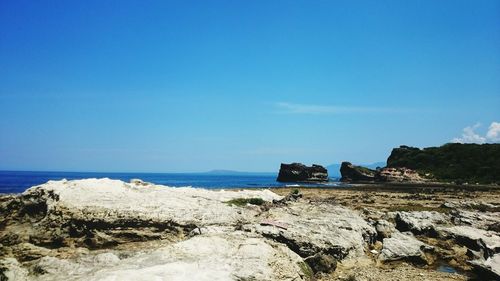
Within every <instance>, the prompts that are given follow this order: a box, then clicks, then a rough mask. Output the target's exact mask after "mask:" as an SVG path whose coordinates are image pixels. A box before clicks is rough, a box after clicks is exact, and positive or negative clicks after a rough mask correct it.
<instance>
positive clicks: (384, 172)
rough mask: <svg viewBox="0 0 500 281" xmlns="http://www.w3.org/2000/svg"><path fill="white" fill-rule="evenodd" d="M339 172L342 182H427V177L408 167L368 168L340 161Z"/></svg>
mask: <svg viewBox="0 0 500 281" xmlns="http://www.w3.org/2000/svg"><path fill="white" fill-rule="evenodd" d="M340 173H341V174H342V178H341V179H340V180H341V181H343V182H413V183H422V182H427V181H428V178H426V177H424V176H422V175H421V174H419V173H418V172H417V171H414V170H411V169H408V168H387V167H386V168H380V169H377V170H372V169H368V168H366V167H362V166H355V165H353V164H351V163H349V162H342V165H341V167H340Z"/></svg>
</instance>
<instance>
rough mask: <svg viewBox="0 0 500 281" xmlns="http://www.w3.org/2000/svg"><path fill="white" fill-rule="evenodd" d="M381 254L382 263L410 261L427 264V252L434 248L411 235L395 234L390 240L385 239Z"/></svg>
mask: <svg viewBox="0 0 500 281" xmlns="http://www.w3.org/2000/svg"><path fill="white" fill-rule="evenodd" d="M383 244H384V246H383V248H382V251H381V252H380V255H379V259H380V260H381V261H395V260H403V259H404V260H410V261H417V262H426V258H425V251H431V250H432V249H433V248H432V247H431V246H429V245H426V244H425V243H422V242H421V241H419V240H417V239H416V238H415V237H414V236H413V235H412V234H411V233H401V232H398V231H396V232H394V233H392V235H391V237H390V238H384V240H383Z"/></svg>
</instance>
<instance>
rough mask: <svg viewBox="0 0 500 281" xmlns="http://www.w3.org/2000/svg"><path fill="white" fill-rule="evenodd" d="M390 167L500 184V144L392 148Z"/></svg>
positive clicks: (466, 180) (442, 177)
mask: <svg viewBox="0 0 500 281" xmlns="http://www.w3.org/2000/svg"><path fill="white" fill-rule="evenodd" d="M387 167H394V168H397V167H406V168H410V169H414V170H417V171H418V172H420V173H424V174H425V173H430V174H432V175H433V176H434V177H435V179H437V180H442V181H455V182H459V183H460V182H469V183H476V182H477V183H500V144H460V143H448V144H445V145H443V146H440V147H427V148H424V149H419V148H415V147H408V146H400V147H399V148H395V149H393V150H392V152H391V155H390V156H389V158H388V159H387Z"/></svg>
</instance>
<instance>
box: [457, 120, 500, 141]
mask: <svg viewBox="0 0 500 281" xmlns="http://www.w3.org/2000/svg"><path fill="white" fill-rule="evenodd" d="M479 127H481V123H476V124H475V125H474V126H467V127H465V128H464V129H463V132H462V136H461V137H459V138H454V139H453V140H452V142H458V143H486V142H487V141H490V142H497V141H500V123H499V122H492V123H491V125H490V127H489V129H488V132H487V133H486V136H481V135H479V134H478V133H476V129H478V128H479Z"/></svg>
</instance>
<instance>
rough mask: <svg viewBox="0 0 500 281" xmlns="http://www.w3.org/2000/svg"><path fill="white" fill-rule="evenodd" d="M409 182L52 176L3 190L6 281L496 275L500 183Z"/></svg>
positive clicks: (499, 271) (0, 253)
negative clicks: (170, 182)
mask: <svg viewBox="0 0 500 281" xmlns="http://www.w3.org/2000/svg"><path fill="white" fill-rule="evenodd" d="M414 188H415V190H417V191H415V190H413V189H398V188H394V189H392V190H390V189H389V190H388V188H387V186H385V187H383V188H381V189H377V188H374V187H373V186H371V187H370V186H365V187H360V186H357V187H354V188H352V189H303V188H301V189H286V188H282V189H275V190H272V191H271V190H267V189H263V190H238V191H226V190H205V189H194V188H170V187H165V186H158V185H153V184H150V183H145V182H142V181H140V180H134V181H131V182H130V183H125V182H122V181H117V180H110V179H86V180H74V181H51V182H48V183H46V184H43V185H40V186H36V187H33V188H30V189H29V190H27V191H26V192H24V193H23V194H21V195H9V196H2V197H0V214H1V217H0V243H1V249H0V280H2V281H3V280H153V279H155V278H157V279H155V280H359V281H361V280H474V279H476V280H498V278H499V276H500V234H499V232H500V205H499V203H500V200H499V199H500V191H499V190H498V189H495V188H492V189H487V190H481V189H477V190H468V191H462V190H459V189H451V190H450V189H447V188H442V189H436V190H435V189H417V187H414ZM443 266H444V267H445V268H451V269H453V270H448V271H456V272H452V273H450V272H444V271H447V270H437V268H439V267H443Z"/></svg>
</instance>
